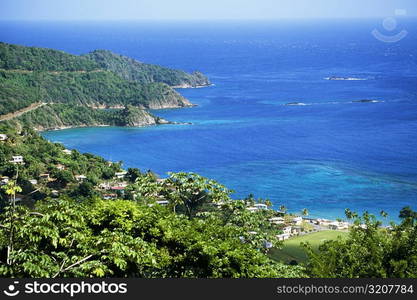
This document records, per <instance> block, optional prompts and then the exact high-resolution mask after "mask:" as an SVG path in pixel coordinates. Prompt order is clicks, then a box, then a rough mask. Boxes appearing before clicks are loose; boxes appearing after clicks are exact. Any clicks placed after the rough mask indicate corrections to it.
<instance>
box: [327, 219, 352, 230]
mask: <svg viewBox="0 0 417 300" xmlns="http://www.w3.org/2000/svg"><path fill="white" fill-rule="evenodd" d="M348 228H349V223H348V222H337V221H335V222H331V223H330V224H329V229H332V230H346V229H348Z"/></svg>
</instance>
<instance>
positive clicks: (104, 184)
mask: <svg viewBox="0 0 417 300" xmlns="http://www.w3.org/2000/svg"><path fill="white" fill-rule="evenodd" d="M98 187H99V188H100V189H102V190H110V183H108V182H102V183H100V184H99V185H98Z"/></svg>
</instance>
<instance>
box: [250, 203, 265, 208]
mask: <svg viewBox="0 0 417 300" xmlns="http://www.w3.org/2000/svg"><path fill="white" fill-rule="evenodd" d="M253 206H254V207H256V208H258V209H268V206H267V205H266V204H263V203H256V204H255V205H253Z"/></svg>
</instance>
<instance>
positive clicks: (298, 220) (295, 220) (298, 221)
mask: <svg viewBox="0 0 417 300" xmlns="http://www.w3.org/2000/svg"><path fill="white" fill-rule="evenodd" d="M291 222H292V223H293V224H294V225H297V226H300V225H301V223H302V222H303V218H302V217H294V218H293V219H292V221H291Z"/></svg>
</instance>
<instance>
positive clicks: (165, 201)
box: [156, 200, 169, 206]
mask: <svg viewBox="0 0 417 300" xmlns="http://www.w3.org/2000/svg"><path fill="white" fill-rule="evenodd" d="M156 203H157V204H159V205H162V206H167V205H168V204H169V201H168V200H159V201H156Z"/></svg>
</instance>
